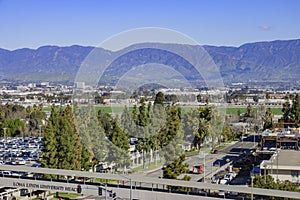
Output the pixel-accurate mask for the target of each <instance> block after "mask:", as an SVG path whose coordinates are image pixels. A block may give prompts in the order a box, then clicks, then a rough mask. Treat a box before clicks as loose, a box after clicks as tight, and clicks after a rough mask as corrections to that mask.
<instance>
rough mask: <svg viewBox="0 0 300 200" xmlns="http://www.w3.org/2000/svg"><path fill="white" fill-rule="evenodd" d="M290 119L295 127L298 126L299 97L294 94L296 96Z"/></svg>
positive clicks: (299, 117)
mask: <svg viewBox="0 0 300 200" xmlns="http://www.w3.org/2000/svg"><path fill="white" fill-rule="evenodd" d="M290 117H291V120H292V121H293V122H295V123H296V124H297V126H298V124H300V96H299V94H296V96H295V97H294V99H293V104H292V107H291V112H290Z"/></svg>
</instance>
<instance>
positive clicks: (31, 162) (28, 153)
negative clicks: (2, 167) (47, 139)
mask: <svg viewBox="0 0 300 200" xmlns="http://www.w3.org/2000/svg"><path fill="white" fill-rule="evenodd" d="M42 148H43V142H42V138H41V137H39V138H37V137H24V138H23V137H14V138H2V139H1V140H0V164H7V165H27V166H33V167H39V166H40V164H39V163H40V152H41V150H42Z"/></svg>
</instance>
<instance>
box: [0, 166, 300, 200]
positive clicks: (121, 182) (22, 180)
mask: <svg viewBox="0 0 300 200" xmlns="http://www.w3.org/2000/svg"><path fill="white" fill-rule="evenodd" d="M0 170H3V171H19V172H27V173H35V174H53V175H59V176H69V177H88V178H93V179H102V180H106V183H109V181H110V180H115V181H117V183H115V184H108V189H113V190H115V191H119V190H120V188H123V189H122V190H124V189H125V190H127V192H121V190H120V191H119V192H117V196H119V193H120V194H121V193H122V197H126V198H129V196H131V197H132V198H135V199H137V198H138V199H143V198H141V196H142V191H151V192H152V193H151V194H152V196H150V197H153V194H154V192H155V193H156V194H157V193H165V194H166V195H171V194H170V193H172V195H173V194H175V193H176V191H173V190H170V189H168V186H177V187H185V188H193V190H203V189H206V190H223V191H228V192H237V193H245V194H254V195H260V196H274V197H286V198H293V199H300V193H299V192H287V191H280V190H269V189H261V188H251V187H247V186H236V185H234V186H233V185H220V184H211V183H204V182H192V181H180V180H172V179H159V178H152V177H145V176H142V175H138V174H130V175H129V174H128V175H126V176H124V175H120V174H106V173H95V172H87V171H75V170H63V169H48V168H34V167H27V166H12V165H0ZM130 183H132V184H131V185H130ZM0 184H2V185H5V186H7V187H15V188H28V189H35V190H47V191H52V192H70V193H76V192H77V190H76V188H77V186H78V185H79V184H80V185H81V187H82V194H86V195H88V194H89V195H98V187H99V186H101V183H88V182H83V183H78V182H71V181H69V180H58V179H39V178H31V179H28V177H5V176H3V177H0ZM101 187H103V185H102V186H101ZM114 188H115V189H114ZM130 191H132V192H130ZM168 193H169V194H168ZM181 193H182V192H181ZM187 194H190V195H191V194H192V193H188V192H187V193H185V195H187ZM124 195H126V196H124ZM145 197H147V196H145ZM190 197H191V196H190ZM148 198H149V195H148ZM145 199H146V198H145ZM175 199H176V198H174V200H175ZM190 199H192V198H190Z"/></svg>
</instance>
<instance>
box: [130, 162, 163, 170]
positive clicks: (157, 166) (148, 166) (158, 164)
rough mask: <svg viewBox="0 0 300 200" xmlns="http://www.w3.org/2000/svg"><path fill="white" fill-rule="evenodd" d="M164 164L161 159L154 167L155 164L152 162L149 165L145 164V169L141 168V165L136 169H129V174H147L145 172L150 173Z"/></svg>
mask: <svg viewBox="0 0 300 200" xmlns="http://www.w3.org/2000/svg"><path fill="white" fill-rule="evenodd" d="M164 163H165V160H164V159H162V160H161V161H160V160H157V165H155V162H152V163H150V165H149V164H146V165H145V166H146V168H143V165H141V166H138V167H135V168H133V169H131V170H130V171H131V172H147V171H151V170H154V169H157V168H159V167H161V166H162V164H164Z"/></svg>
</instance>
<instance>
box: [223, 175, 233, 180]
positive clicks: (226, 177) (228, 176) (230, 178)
mask: <svg viewBox="0 0 300 200" xmlns="http://www.w3.org/2000/svg"><path fill="white" fill-rule="evenodd" d="M224 179H226V180H228V181H232V179H233V177H232V175H231V174H226V175H225V176H224Z"/></svg>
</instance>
